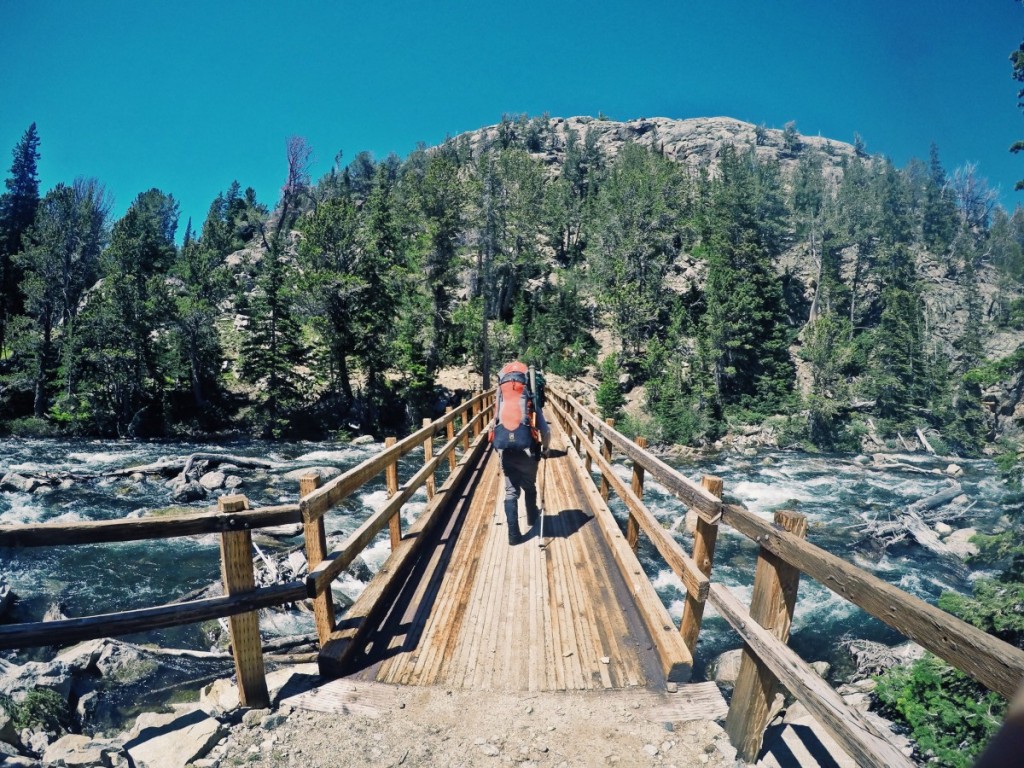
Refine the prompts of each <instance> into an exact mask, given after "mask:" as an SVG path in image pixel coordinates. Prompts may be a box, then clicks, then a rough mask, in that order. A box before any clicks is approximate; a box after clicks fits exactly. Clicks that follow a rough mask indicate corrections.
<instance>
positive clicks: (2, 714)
mask: <svg viewBox="0 0 1024 768" xmlns="http://www.w3.org/2000/svg"><path fill="white" fill-rule="evenodd" d="M0 743H2V744H17V743H18V731H17V729H15V727H14V721H13V720H12V719H11V716H10V715H9V714H8V713H7V711H6V710H4V709H3V708H2V707H0ZM0 762H2V761H0Z"/></svg>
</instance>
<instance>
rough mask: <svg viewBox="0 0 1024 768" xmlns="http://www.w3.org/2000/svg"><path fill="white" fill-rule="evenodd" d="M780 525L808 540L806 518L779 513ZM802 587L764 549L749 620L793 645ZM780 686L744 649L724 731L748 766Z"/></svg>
mask: <svg viewBox="0 0 1024 768" xmlns="http://www.w3.org/2000/svg"><path fill="white" fill-rule="evenodd" d="M775 522H776V523H777V524H778V525H779V526H781V527H782V528H784V529H785V530H787V531H789V532H790V533H792V534H793V535H794V536H799V537H800V538H802V539H803V538H806V537H807V518H806V517H804V516H803V515H801V514H798V513H796V512H787V511H779V512H776V513H775ZM799 584H800V571H799V570H797V569H796V568H794V567H793V566H792V565H790V564H789V563H787V562H785V561H784V560H782V559H780V558H778V557H776V556H775V555H773V554H772V553H771V552H769V551H768V550H767V549H765V548H764V547H762V548H761V551H760V553H759V554H758V556H757V569H756V571H755V572H754V594H753V597H752V598H751V600H750V617H751V618H752V619H753V620H754V621H756V622H757V623H758V624H760V625H761V626H762V627H764V628H765V629H767V630H768V631H769V632H771V633H772V634H773V635H775V637H777V638H778V639H779V640H781V641H782V642H786V641H787V640H788V639H789V628H790V626H791V625H792V623H793V609H794V608H795V607H796V592H797V587H798V586H799ZM778 685H779V683H778V680H777V679H776V678H775V675H773V674H772V673H771V671H770V670H769V669H768V667H767V666H766V665H765V664H764V663H762V662H761V661H760V660H758V658H757V657H756V656H755V655H754V654H752V653H751V652H750V649H749V648H747V647H744V649H743V659H742V661H741V662H740V672H739V676H738V677H737V678H736V687H735V689H734V690H733V694H732V704H731V705H730V707H729V714H728V715H727V716H726V718H725V731H726V733H728V734H729V740H730V741H731V742H732V744H733V746H734V747H736V750H737V753H738V755H739V756H740V757H741V758H743V759H744V760H746V761H747V762H751V763H752V762H754V761H755V760H756V759H757V754H758V752H760V751H761V741H762V739H763V738H764V730H765V728H767V727H768V714H769V709H770V708H771V705H772V701H773V699H774V698H775V693H776V690H777V688H778Z"/></svg>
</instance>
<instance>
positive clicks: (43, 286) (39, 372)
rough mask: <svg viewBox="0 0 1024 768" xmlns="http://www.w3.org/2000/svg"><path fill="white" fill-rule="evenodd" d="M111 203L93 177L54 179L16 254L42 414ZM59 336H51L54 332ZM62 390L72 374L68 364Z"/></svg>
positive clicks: (71, 333)
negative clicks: (70, 183) (21, 273)
mask: <svg viewBox="0 0 1024 768" xmlns="http://www.w3.org/2000/svg"><path fill="white" fill-rule="evenodd" d="M109 209H110V203H109V201H108V200H107V197H106V193H105V192H104V190H103V188H102V187H100V186H99V185H98V184H97V183H96V182H95V181H92V180H88V181H87V180H79V181H76V182H75V184H74V185H73V186H71V187H68V186H65V185H63V184H58V185H57V186H56V187H55V188H54V189H53V190H51V191H50V192H49V193H47V195H46V197H44V198H43V200H42V201H41V202H40V205H39V208H38V209H37V211H36V220H35V224H34V225H33V227H32V229H30V230H29V232H28V233H27V234H26V235H25V237H24V243H25V249H24V250H23V252H22V253H21V254H18V255H17V256H16V257H15V262H16V264H17V265H18V266H19V267H20V268H21V269H22V270H23V271H24V279H23V280H22V283H21V289H22V291H23V293H24V296H25V306H26V311H27V312H28V313H29V315H30V316H31V317H32V320H33V322H34V324H35V329H34V330H35V333H34V338H33V346H34V362H33V365H32V367H33V390H34V397H33V400H34V406H33V413H34V415H35V416H36V418H42V417H43V416H44V415H45V414H46V412H47V410H48V409H49V407H50V398H51V395H52V390H53V387H54V384H55V379H56V374H57V363H58V361H59V360H60V359H61V358H64V357H65V355H64V350H65V347H66V348H68V349H70V347H71V346H72V345H73V338H74V321H75V317H76V315H77V314H78V308H79V303H80V300H81V297H82V294H83V293H84V292H85V290H86V288H88V287H89V286H91V285H92V284H93V282H94V280H95V278H96V271H97V265H98V262H99V256H100V252H101V249H102V247H103V244H104V241H105V239H106V234H107V215H108V212H109ZM55 334H56V335H57V338H56V339H55V338H54V335H55ZM65 373H66V381H65V384H66V386H65V390H66V391H69V390H70V388H71V380H72V379H73V374H72V372H71V371H70V370H66V371H65Z"/></svg>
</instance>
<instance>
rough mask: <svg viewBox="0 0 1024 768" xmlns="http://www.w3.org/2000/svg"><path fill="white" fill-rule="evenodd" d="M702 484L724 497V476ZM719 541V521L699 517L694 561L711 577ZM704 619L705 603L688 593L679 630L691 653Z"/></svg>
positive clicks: (702, 481)
mask: <svg viewBox="0 0 1024 768" xmlns="http://www.w3.org/2000/svg"><path fill="white" fill-rule="evenodd" d="M701 485H702V486H703V487H704V489H705V490H706V491H709V492H710V493H711V494H712V495H713V496H715V497H716V498H719V499H720V498H722V489H723V487H724V483H723V482H722V478H720V477H715V476H713V475H705V476H704V477H703V478H702V479H701ZM717 541H718V523H709V522H708V521H706V520H705V519H704V518H703V517H698V518H697V529H696V530H695V531H694V533H693V561H694V562H695V563H696V564H697V567H698V568H699V569H700V571H701V573H703V574H704V575H705V576H707V577H708V578H709V579H710V578H711V564H712V563H713V562H714V559H715V542H717ZM703 620H704V603H703V602H702V601H700V600H697V599H696V598H694V596H693V595H691V594H689V593H687V595H686V607H685V608H684V609H683V621H682V623H681V624H680V625H679V631H680V632H681V633H682V635H683V640H684V641H685V642H686V647H687V648H689V649H690V653H691V654H692V653H693V652H694V649H695V648H696V647H697V636H698V635H699V634H700V625H701V622H702V621H703Z"/></svg>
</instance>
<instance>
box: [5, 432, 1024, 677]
mask: <svg viewBox="0 0 1024 768" xmlns="http://www.w3.org/2000/svg"><path fill="white" fill-rule="evenodd" d="M382 448H383V446H382V444H379V443H376V444H369V445H362V446H354V445H347V444H339V443H320V442H295V443H264V442H257V441H243V442H238V443H234V444H225V445H218V446H210V445H205V444H204V445H200V444H191V443H182V442H174V443H171V442H126V441H110V440H0V475H3V474H4V473H6V472H9V471H13V472H18V473H21V474H26V475H34V474H41V473H44V472H47V471H51V472H54V471H56V472H70V473H75V474H79V475H82V476H91V477H92V479H83V480H81V481H79V482H74V483H72V484H70V486H69V487H67V488H59V489H54V490H50V491H49V492H47V493H42V494H40V493H38V492H37V493H33V494H28V493H20V492H0V524H11V523H41V522H48V521H63V522H70V521H81V520H103V519H116V518H123V517H128V516H138V515H141V514H143V513H145V512H147V511H149V510H154V509H164V508H167V507H171V506H175V505H172V503H171V502H170V501H169V492H168V490H167V488H166V487H164V485H163V483H161V482H157V481H156V480H154V479H150V480H149V481H147V482H141V483H140V482H132V481H130V480H128V479H126V478H117V477H109V476H104V475H103V473H104V471H108V470H113V469H118V468H122V467H127V466H134V465H140V464H146V463H150V462H153V461H156V460H157V459H159V458H161V457H163V456H185V455H188V454H189V453H192V452H194V451H224V452H229V453H233V454H239V455H245V456H252V457H258V458H265V459H271V460H273V461H275V462H280V463H281V467H282V468H281V470H280V471H274V472H271V473H267V472H262V471H259V472H254V471H247V470H240V471H238V472H237V474H239V475H240V476H241V477H243V479H244V485H243V486H242V488H240V489H239V491H240V492H242V493H245V494H246V495H247V496H248V497H249V499H250V502H251V504H252V506H254V507H255V506H260V505H267V504H278V503H286V502H294V501H295V500H296V498H297V493H298V487H297V483H296V482H295V481H285V480H284V479H283V474H284V472H286V471H288V470H291V469H295V468H300V467H305V466H312V465H321V466H322V465H330V466H335V467H338V468H339V469H347V468H349V467H352V466H354V465H355V464H357V463H359V462H360V461H363V460H364V459H366V458H367V457H369V456H371V455H373V454H374V453H376V452H378V451H380V450H381V449H382ZM851 459H852V457H849V456H821V455H807V454H801V453H793V452H780V451H762V452H760V453H758V454H757V455H756V456H755V457H746V456H741V455H739V454H734V453H728V454H720V455H718V456H716V457H711V458H706V459H702V460H699V461H695V462H693V463H687V464H685V465H684V466H682V467H681V469H682V471H683V472H684V473H685V474H687V475H688V476H689V477H691V478H693V479H695V480H698V479H699V478H700V476H701V475H703V474H714V475H718V476H719V477H722V478H723V479H724V481H725V498H726V500H729V501H735V502H739V503H742V504H744V505H745V506H747V507H748V508H749V509H751V510H752V511H754V512H756V513H758V514H760V515H763V516H765V517H770V516H771V513H772V512H773V511H774V510H776V509H782V508H785V509H794V510H796V511H799V512H801V513H803V514H805V515H807V517H808V520H809V532H808V538H809V539H810V540H811V541H812V542H814V543H815V544H817V545H818V546H820V547H822V548H824V549H826V550H828V551H830V552H833V553H835V554H837V555H840V556H841V557H844V558H845V559H846V560H848V561H851V562H853V563H855V564H856V565H858V566H861V567H863V568H865V569H867V570H868V571H870V572H872V573H874V574H875V575H877V576H879V577H880V578H882V579H884V580H886V581H888V582H890V583H892V584H895V585H897V586H899V587H900V588H902V589H904V590H906V591H908V592H910V593H911V594H914V595H916V596H918V597H921V598H923V599H925V600H927V601H929V602H935V600H936V599H937V598H938V596H939V594H940V593H941V592H942V591H944V590H956V591H959V592H966V593H969V592H970V589H971V585H970V582H971V580H972V579H973V578H976V577H977V576H978V575H979V574H980V573H981V572H979V571H973V572H972V571H969V570H968V569H965V568H963V567H957V565H956V564H955V563H952V562H950V561H949V560H948V559H946V558H942V557H938V556H936V555H933V554H932V553H930V552H928V551H927V550H925V549H923V548H921V547H919V546H917V545H916V544H914V543H913V542H909V541H908V542H903V543H901V544H898V545H895V546H893V547H890V548H889V549H888V550H887V551H885V552H880V551H878V550H877V549H876V548H874V547H872V546H870V545H869V544H868V543H861V544H856V542H857V540H858V538H859V537H858V536H857V534H856V530H855V526H857V525H858V524H860V523H861V522H863V520H864V518H865V516H873V515H877V514H883V515H884V514H886V513H887V512H888V511H895V510H898V509H899V508H900V507H903V506H905V505H907V504H909V503H911V502H914V501H917V500H919V499H921V498H923V497H926V496H929V495H931V494H933V493H936V492H938V491H940V490H942V489H944V488H946V487H947V486H948V485H949V480H948V478H945V477H944V476H943V475H941V474H932V475H927V474H921V473H916V472H912V471H908V470H906V469H889V470H885V471H879V470H871V471H869V470H867V469H865V468H864V467H861V466H859V465H857V464H856V463H855V462H854V461H852V460H851ZM914 460H918V459H914ZM408 461H409V462H410V463H409V464H408V465H407V466H406V467H404V469H400V473H401V477H402V478H403V479H404V478H408V477H409V476H410V475H411V474H412V472H413V471H414V469H413V467H414V463H418V460H417V459H413V458H409V459H408ZM958 464H960V466H961V467H963V469H964V471H965V474H964V476H963V477H962V478H960V479H959V482H960V483H961V484H962V486H963V492H964V493H965V494H966V495H967V496H968V497H969V498H970V500H971V501H972V502H973V507H972V508H971V510H970V519H969V520H965V521H962V522H961V523H959V525H961V526H967V525H970V526H973V527H976V528H978V529H979V530H980V531H983V532H985V531H989V530H991V529H992V528H993V527H994V526H996V525H997V524H998V521H999V518H1000V517H1001V515H1002V513H1003V509H1002V499H1003V497H1004V495H1005V493H1006V488H1005V486H1004V485H1003V484H1002V482H1001V481H1000V480H999V478H998V474H997V472H996V470H995V467H994V465H993V464H992V462H990V461H987V460H962V461H958ZM927 466H928V467H929V468H933V467H939V468H941V467H944V466H945V464H944V463H943V464H937V463H935V462H929V463H927ZM616 467H617V471H618V472H619V473H620V474H621V475H622V477H623V478H628V477H629V468H628V467H627V466H625V465H624V464H618V465H616ZM384 499H385V491H384V486H383V480H382V479H378V480H377V481H375V482H374V483H373V484H370V485H367V486H365V487H364V488H363V489H361V490H360V491H359V492H358V493H357V494H355V495H354V496H353V497H351V498H349V499H347V500H346V501H345V502H344V503H343V504H342V505H341V506H339V507H338V508H336V509H335V510H333V511H332V512H331V513H329V515H328V516H327V518H326V525H327V531H328V537H329V539H331V540H333V541H335V542H336V541H338V540H340V539H341V537H343V536H344V535H346V534H348V533H349V532H351V531H352V530H354V529H355V528H356V527H357V526H358V525H359V524H360V523H361V522H362V521H363V520H364V519H365V518H366V517H367V515H369V514H370V513H371V512H372V510H373V509H376V508H379V506H380V505H381V504H382V503H383V501H384ZM645 499H646V501H647V503H648V505H649V507H650V508H651V510H652V511H653V513H654V514H655V516H656V517H657V518H658V519H659V520H661V521H662V523H663V524H664V525H665V526H666V527H668V528H670V529H671V530H673V532H674V535H675V536H676V537H677V538H678V539H679V540H680V541H681V542H682V544H683V546H684V547H685V548H686V549H687V550H689V549H690V547H691V543H690V540H689V536H688V535H687V534H686V533H685V526H683V525H682V524H681V523H682V513H683V511H682V510H681V508H680V505H679V504H678V503H677V502H676V501H675V500H674V499H673V498H671V497H670V496H668V495H667V494H666V493H665V491H664V489H662V488H660V487H659V486H658V484H657V483H655V482H652V481H650V480H648V482H647V485H646V492H645ZM425 501H426V499H425V497H424V496H423V495H422V492H421V494H420V495H418V496H416V497H414V499H413V500H412V502H411V503H410V504H408V505H407V506H406V508H405V509H404V510H403V516H404V517H405V518H407V519H408V520H410V521H411V520H413V519H414V518H415V517H416V515H417V514H418V513H419V511H420V510H422V509H423V507H424V505H425ZM212 503H213V500H212V498H211V499H209V500H206V501H202V502H196V503H193V504H191V505H188V506H191V507H194V508H197V509H198V508H208V507H210V506H211V504H212ZM613 509H614V510H615V512H616V514H617V515H618V516H619V517H620V518H624V515H625V512H624V509H623V508H622V506H621V504H620V503H617V502H613ZM954 525H957V524H954ZM296 543H297V542H296ZM329 543H330V542H329ZM388 552H389V545H388V543H387V535H386V531H385V532H384V533H383V534H381V536H380V537H378V540H377V541H376V542H374V544H373V545H372V546H371V548H370V550H369V551H368V552H367V553H366V554H365V560H366V562H367V564H368V565H369V567H370V570H376V568H378V567H379V566H380V564H381V563H382V562H383V560H384V559H385V558H386V557H387V554H388ZM640 556H641V562H642V563H643V565H644V567H645V569H646V571H647V573H648V575H649V577H650V578H651V580H652V582H653V583H654V585H655V587H656V589H657V591H658V593H659V594H660V595H661V597H662V599H663V601H664V602H665V604H666V605H667V606H668V608H669V612H670V613H671V614H672V615H673V617H674V618H675V619H677V620H678V619H679V618H680V616H681V613H682V605H683V589H682V585H681V583H680V582H679V580H678V579H677V578H676V577H675V575H674V574H672V573H671V572H670V571H668V570H667V569H666V567H665V566H664V564H663V563H661V561H660V560H659V558H658V556H657V555H656V553H654V552H653V549H652V548H651V547H650V546H649V545H644V544H641V549H640ZM755 558H756V547H755V546H754V545H753V544H752V543H751V542H750V541H748V540H747V539H745V538H744V537H743V536H741V535H740V534H738V533H736V532H735V531H732V530H731V529H728V528H727V527H725V526H723V530H722V532H721V533H720V535H719V538H718V549H717V553H716V556H715V564H714V579H715V580H716V581H720V582H722V583H724V584H726V585H728V586H729V587H731V588H733V589H734V590H735V591H736V592H737V593H738V594H739V596H740V598H741V600H743V601H746V602H749V598H750V594H751V582H752V574H753V569H754V562H755ZM0 562H2V570H0V578H3V579H6V580H7V582H8V583H9V585H10V587H11V588H12V590H13V591H14V592H15V593H16V594H17V595H18V596H19V598H20V599H19V601H18V603H17V607H16V611H15V613H14V617H15V618H16V619H17V620H19V621H36V620H39V619H40V618H41V617H42V615H43V613H44V612H45V611H46V610H47V608H48V607H49V606H50V605H52V604H55V603H56V604H58V605H59V606H60V607H61V609H62V610H63V611H64V613H65V614H66V615H68V616H82V615H88V614H97V613H106V612H111V611H117V610H124V609H129V608H141V607H145V606H152V605H158V604H162V603H166V602H170V601H172V600H174V599H176V598H178V597H180V596H181V595H183V594H186V593H188V592H189V591H191V590H194V589H197V588H200V587H203V586H205V585H207V584H209V583H210V582H213V581H216V580H218V579H219V551H218V538H217V537H216V536H214V535H210V536H204V537H197V538H180V539H170V540H163V541H159V542H132V543H125V544H105V545H85V546H77V547H48V548H32V549H4V548H0ZM363 586H364V584H363V583H362V582H360V581H358V580H357V579H355V578H353V577H352V576H351V575H346V576H345V577H344V578H342V579H341V580H339V582H338V583H337V585H336V589H337V590H338V591H341V592H344V593H345V594H346V595H347V596H349V597H353V598H354V597H356V596H357V595H358V593H359V591H360V590H361V589H362V587H363ZM280 616H283V618H278V619H277V620H276V621H274V622H271V623H269V624H268V623H267V622H263V623H262V624H261V628H262V629H263V631H264V633H265V634H266V635H271V636H273V635H293V634H300V633H306V632H312V631H313V625H312V620H311V618H309V616H308V615H297V616H296V615H292V614H283V615H280ZM847 637H850V638H854V637H856V638H867V639H872V640H880V641H883V642H891V643H895V642H898V641H899V640H900V637H899V635H897V634H896V633H895V632H893V631H892V630H890V629H888V628H887V627H885V626H884V625H883V624H881V623H880V622H878V621H876V620H874V619H872V618H871V617H869V616H867V615H866V614H864V613H863V612H862V611H860V610H859V609H856V608H854V607H853V606H851V605H850V604H849V603H847V602H846V601H845V600H843V599H842V598H840V597H838V596H837V595H835V594H834V593H832V592H831V591H829V590H828V589H826V588H824V587H822V586H821V585H819V584H817V583H815V582H813V581H811V580H810V579H808V578H806V577H804V578H803V579H802V581H801V584H800V590H799V598H798V602H797V609H796V615H795V618H794V624H793V633H792V640H791V644H792V645H793V646H794V647H795V649H796V650H797V651H798V652H799V653H800V654H801V655H802V656H803V657H804V658H805V659H807V660H808V661H815V660H819V659H824V660H827V661H830V662H832V663H833V664H839V666H840V668H842V665H843V663H844V660H845V658H846V654H844V653H843V652H842V651H841V650H840V649H839V648H838V644H839V642H840V641H841V640H842V639H843V638H847ZM131 639H134V640H137V641H145V642H155V643H157V644H160V645H164V646H171V647H189V648H199V649H205V648H206V647H207V646H208V638H207V637H206V636H205V635H204V634H203V633H202V632H201V631H200V629H199V628H198V627H184V628H176V629H169V630H161V631H158V632H153V633H150V634H148V635H145V636H136V637H134V638H131ZM738 645H739V641H738V639H737V637H736V636H735V634H733V633H732V632H731V630H729V628H728V627H727V626H726V625H725V623H724V621H723V620H722V619H720V618H719V617H717V616H716V615H715V614H714V611H713V609H712V608H711V607H710V606H709V607H708V611H707V613H706V618H705V624H704V629H703V631H702V633H701V636H700V641H699V644H698V649H697V658H696V660H695V662H696V669H695V677H696V678H697V679H699V678H700V676H701V674H702V673H703V671H704V668H705V665H706V664H707V662H708V661H710V660H711V659H713V658H714V657H715V656H716V655H717V654H718V653H720V652H721V651H723V650H727V649H729V648H734V647H738ZM7 657H8V658H16V657H15V656H14V655H13V654H8V655H7ZM37 657H38V655H37ZM21 658H28V656H27V655H24V654H22V655H21Z"/></svg>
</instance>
